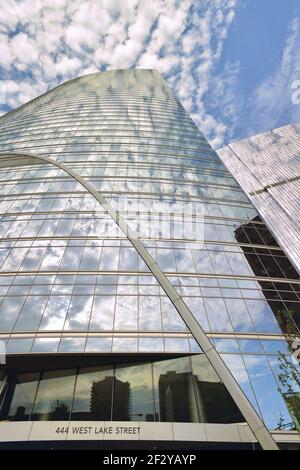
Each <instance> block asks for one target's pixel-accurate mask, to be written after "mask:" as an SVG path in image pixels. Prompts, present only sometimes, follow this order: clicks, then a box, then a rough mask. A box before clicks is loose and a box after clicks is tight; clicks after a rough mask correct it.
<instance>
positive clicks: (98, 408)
mask: <svg viewBox="0 0 300 470" xmlns="http://www.w3.org/2000/svg"><path fill="white" fill-rule="evenodd" d="M112 390H113V369H112V368H111V367H109V366H107V367H106V366H102V367H91V368H84V369H80V371H79V374H78V377H77V382H76V390H75V397H74V404H73V410H72V419H73V420H91V421H93V420H99V421H109V420H110V419H111V407H112Z"/></svg>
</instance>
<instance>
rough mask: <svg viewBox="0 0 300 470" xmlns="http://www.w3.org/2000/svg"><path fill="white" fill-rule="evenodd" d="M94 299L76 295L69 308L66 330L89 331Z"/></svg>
mask: <svg viewBox="0 0 300 470" xmlns="http://www.w3.org/2000/svg"><path fill="white" fill-rule="evenodd" d="M92 302H93V297H92V296H87V295H82V296H80V295H74V296H73V297H72V299H71V303H70V306H69V310H68V314H67V318H66V322H65V326H64V329H65V330H77V331H78V330H87V327H88V323H89V319H90V312H91V307H92Z"/></svg>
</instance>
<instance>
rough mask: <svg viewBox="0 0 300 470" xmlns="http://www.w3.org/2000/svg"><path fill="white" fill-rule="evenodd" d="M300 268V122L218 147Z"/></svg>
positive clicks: (266, 221)
mask: <svg viewBox="0 0 300 470" xmlns="http://www.w3.org/2000/svg"><path fill="white" fill-rule="evenodd" d="M218 153H219V155H220V157H221V158H222V160H223V162H224V163H225V165H226V166H227V168H228V169H229V171H230V172H231V173H232V174H233V176H234V177H235V178H236V179H237V181H238V182H239V184H240V185H241V187H242V188H243V190H244V191H245V192H246V194H247V196H248V197H249V198H250V200H251V202H252V203H253V205H254V206H255V207H256V209H257V210H258V211H259V213H260V215H261V216H262V218H263V220H264V222H265V223H266V224H267V226H268V227H269V229H270V230H271V232H272V233H273V235H274V236H275V238H276V240H277V241H278V243H279V244H280V246H281V247H282V248H283V249H284V251H285V253H286V254H287V256H288V257H289V259H290V260H291V262H292V263H293V265H294V267H295V268H296V270H297V271H298V273H299V272H300V237H299V233H300V221H299V213H300V181H299V179H300V177H299V174H300V124H299V123H298V124H290V125H288V126H284V127H281V128H278V129H274V130H272V131H268V132H265V133H263V134H258V135H254V136H252V137H249V138H247V139H243V140H240V141H238V142H233V143H231V144H230V145H227V146H226V147H224V148H222V149H220V150H219V151H218Z"/></svg>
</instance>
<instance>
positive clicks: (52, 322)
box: [39, 295, 71, 330]
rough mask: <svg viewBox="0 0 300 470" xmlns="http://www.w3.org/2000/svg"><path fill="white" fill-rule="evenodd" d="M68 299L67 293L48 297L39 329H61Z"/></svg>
mask: <svg viewBox="0 0 300 470" xmlns="http://www.w3.org/2000/svg"><path fill="white" fill-rule="evenodd" d="M70 299H71V297H70V296H69V295H53V296H52V297H50V298H49V301H48V303H47V306H46V308H45V312H44V316H43V318H42V321H41V324H40V328H39V329H40V330H61V329H62V327H63V325H64V322H65V318H66V314H67V310H68V307H69V303H70Z"/></svg>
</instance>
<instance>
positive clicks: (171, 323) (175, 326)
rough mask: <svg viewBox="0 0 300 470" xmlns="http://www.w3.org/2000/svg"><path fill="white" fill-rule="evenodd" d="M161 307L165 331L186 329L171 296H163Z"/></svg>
mask: <svg viewBox="0 0 300 470" xmlns="http://www.w3.org/2000/svg"><path fill="white" fill-rule="evenodd" d="M161 308H162V321H163V328H164V331H186V325H185V323H184V321H183V320H182V318H181V316H180V315H179V313H178V312H177V310H176V309H175V307H174V305H173V304H172V302H171V301H170V299H169V298H167V297H162V298H161Z"/></svg>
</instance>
